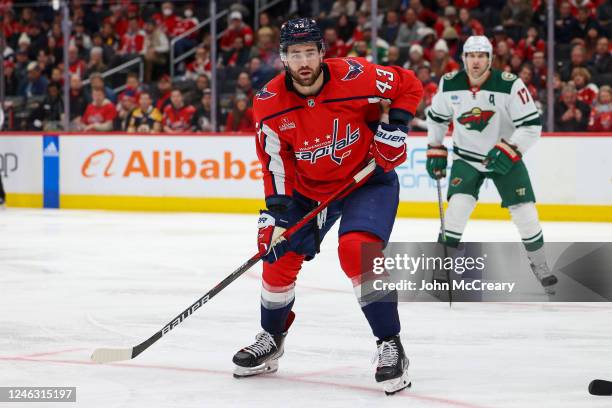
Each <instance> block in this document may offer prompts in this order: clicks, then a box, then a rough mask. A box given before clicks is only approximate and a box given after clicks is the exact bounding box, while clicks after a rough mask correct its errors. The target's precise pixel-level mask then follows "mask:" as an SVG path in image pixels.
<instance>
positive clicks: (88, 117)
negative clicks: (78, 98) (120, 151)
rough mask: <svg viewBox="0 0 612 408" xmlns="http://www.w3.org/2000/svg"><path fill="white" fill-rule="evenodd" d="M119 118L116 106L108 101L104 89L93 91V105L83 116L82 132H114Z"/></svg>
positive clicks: (88, 106) (90, 105) (89, 106)
mask: <svg viewBox="0 0 612 408" xmlns="http://www.w3.org/2000/svg"><path fill="white" fill-rule="evenodd" d="M116 116H117V110H116V108H115V105H114V104H113V103H112V102H111V101H109V100H108V99H106V97H105V95H104V91H103V90H102V89H93V90H92V91H91V103H90V104H89V105H87V109H85V113H84V114H83V118H82V120H81V122H82V130H84V131H86V132H108V131H111V130H113V122H114V120H115V117H116Z"/></svg>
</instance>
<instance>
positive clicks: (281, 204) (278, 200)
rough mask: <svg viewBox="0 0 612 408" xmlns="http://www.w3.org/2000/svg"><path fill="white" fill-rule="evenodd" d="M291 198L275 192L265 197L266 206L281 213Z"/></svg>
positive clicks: (286, 208)
mask: <svg viewBox="0 0 612 408" xmlns="http://www.w3.org/2000/svg"><path fill="white" fill-rule="evenodd" d="M292 201H293V198H292V197H291V196H288V195H284V194H276V195H271V196H268V197H266V207H267V208H268V209H269V210H270V211H272V212H279V213H283V212H286V211H287V210H288V209H289V205H291V202H292Z"/></svg>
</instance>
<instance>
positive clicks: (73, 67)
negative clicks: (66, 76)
mask: <svg viewBox="0 0 612 408" xmlns="http://www.w3.org/2000/svg"><path fill="white" fill-rule="evenodd" d="M68 63H69V66H68V70H69V71H70V73H71V74H76V75H78V76H80V77H81V78H84V76H85V70H86V69H87V65H85V61H83V60H82V59H80V58H79V49H78V48H77V47H76V46H75V45H71V46H70V47H69V48H68Z"/></svg>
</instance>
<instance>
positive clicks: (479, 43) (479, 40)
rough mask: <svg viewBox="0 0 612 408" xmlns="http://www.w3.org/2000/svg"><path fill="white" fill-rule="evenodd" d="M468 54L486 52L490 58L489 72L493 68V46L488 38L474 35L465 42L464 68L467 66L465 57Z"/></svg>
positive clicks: (462, 55)
mask: <svg viewBox="0 0 612 408" xmlns="http://www.w3.org/2000/svg"><path fill="white" fill-rule="evenodd" d="M468 52H486V53H487V55H488V56H489V64H488V66H487V70H489V68H491V63H492V62H493V46H492V45H491V42H490V41H489V39H488V38H487V37H485V36H484V35H472V36H470V37H469V38H468V39H467V40H466V41H465V43H464V44H463V53H462V54H461V57H462V58H463V65H464V66H467V64H466V62H465V56H466V54H467V53H468Z"/></svg>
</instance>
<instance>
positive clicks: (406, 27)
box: [395, 8, 425, 48]
mask: <svg viewBox="0 0 612 408" xmlns="http://www.w3.org/2000/svg"><path fill="white" fill-rule="evenodd" d="M423 27H425V24H423V23H422V22H420V21H419V20H418V16H417V13H416V12H415V11H414V9H412V8H408V9H406V11H405V12H404V22H403V23H402V24H400V27H399V30H398V33H397V39H396V41H395V45H397V46H398V47H400V48H408V47H410V46H411V45H412V44H413V43H415V42H416V41H418V40H419V29H421V28H423Z"/></svg>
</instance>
